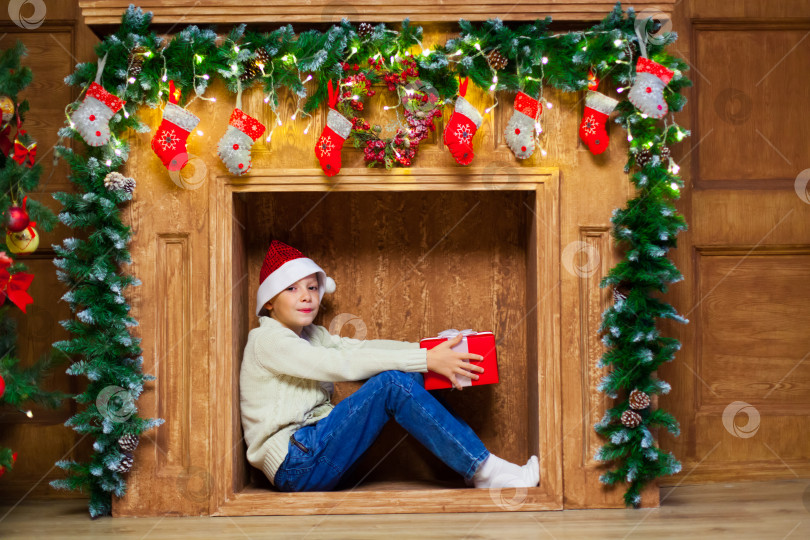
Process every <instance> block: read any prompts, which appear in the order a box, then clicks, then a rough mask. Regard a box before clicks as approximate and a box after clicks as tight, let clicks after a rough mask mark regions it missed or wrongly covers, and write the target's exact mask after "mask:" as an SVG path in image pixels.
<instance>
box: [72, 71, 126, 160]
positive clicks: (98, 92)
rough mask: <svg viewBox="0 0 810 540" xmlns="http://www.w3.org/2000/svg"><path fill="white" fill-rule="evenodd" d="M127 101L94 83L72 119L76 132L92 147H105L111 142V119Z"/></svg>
mask: <svg viewBox="0 0 810 540" xmlns="http://www.w3.org/2000/svg"><path fill="white" fill-rule="evenodd" d="M125 103H126V101H124V100H123V99H120V98H118V97H116V96H114V95H112V94H111V93H109V92H107V91H106V90H104V88H103V87H102V86H101V85H100V84H98V83H96V82H94V83H91V84H90V88H88V89H87V93H86V94H85V96H84V101H82V104H81V105H79V108H78V109H76V111H75V112H74V113H73V116H71V117H70V121H71V122H73V124H74V125H75V126H76V130H77V131H78V132H79V134H80V135H81V136H82V138H83V139H84V141H85V142H86V143H87V144H89V145H90V146H103V145H105V144H107V141H109V140H110V118H112V117H113V115H114V114H115V113H117V112H118V111H119V110H120V109H121V107H123V106H124V104H125Z"/></svg>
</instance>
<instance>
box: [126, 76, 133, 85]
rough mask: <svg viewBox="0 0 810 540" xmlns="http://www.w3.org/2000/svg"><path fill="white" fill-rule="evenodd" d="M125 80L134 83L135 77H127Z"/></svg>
mask: <svg viewBox="0 0 810 540" xmlns="http://www.w3.org/2000/svg"><path fill="white" fill-rule="evenodd" d="M127 82H128V83H129V84H134V83H135V77H130V78H129V79H127Z"/></svg>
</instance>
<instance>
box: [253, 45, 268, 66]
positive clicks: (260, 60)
mask: <svg viewBox="0 0 810 540" xmlns="http://www.w3.org/2000/svg"><path fill="white" fill-rule="evenodd" d="M253 60H254V61H255V62H256V64H257V66H256V67H258V64H261V65H262V66H265V67H267V65H268V64H269V63H270V53H268V52H267V49H264V48H261V49H257V50H256V55H255V56H254V57H253Z"/></svg>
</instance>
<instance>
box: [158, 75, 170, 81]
mask: <svg viewBox="0 0 810 540" xmlns="http://www.w3.org/2000/svg"><path fill="white" fill-rule="evenodd" d="M160 80H161V81H163V82H166V81H168V80H169V77H167V76H166V75H163V77H161V78H160Z"/></svg>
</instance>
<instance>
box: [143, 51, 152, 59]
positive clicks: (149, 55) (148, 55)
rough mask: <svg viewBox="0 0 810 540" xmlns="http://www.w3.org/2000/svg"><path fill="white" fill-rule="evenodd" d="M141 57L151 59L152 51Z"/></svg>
mask: <svg viewBox="0 0 810 540" xmlns="http://www.w3.org/2000/svg"><path fill="white" fill-rule="evenodd" d="M143 55H144V56H145V57H147V58H152V51H146V52H145V53H143Z"/></svg>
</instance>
